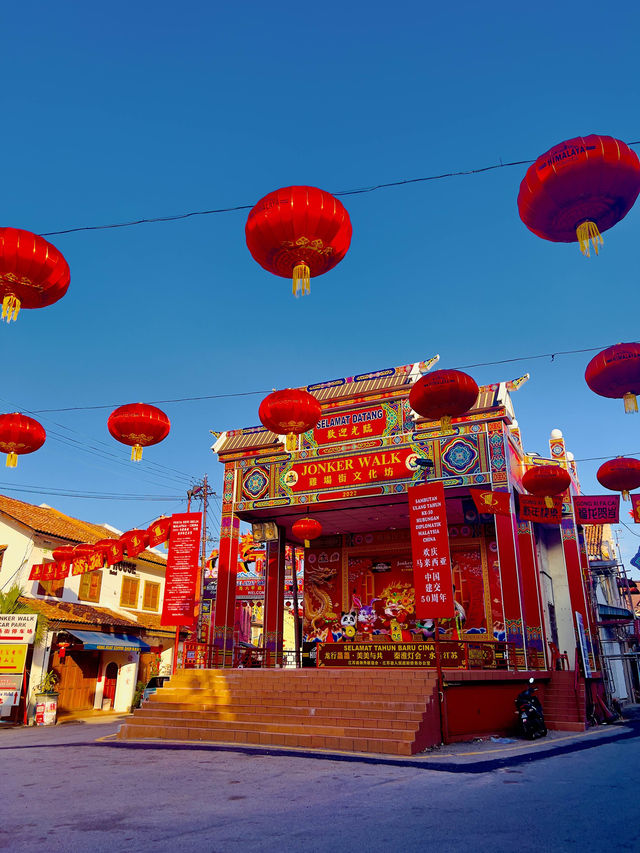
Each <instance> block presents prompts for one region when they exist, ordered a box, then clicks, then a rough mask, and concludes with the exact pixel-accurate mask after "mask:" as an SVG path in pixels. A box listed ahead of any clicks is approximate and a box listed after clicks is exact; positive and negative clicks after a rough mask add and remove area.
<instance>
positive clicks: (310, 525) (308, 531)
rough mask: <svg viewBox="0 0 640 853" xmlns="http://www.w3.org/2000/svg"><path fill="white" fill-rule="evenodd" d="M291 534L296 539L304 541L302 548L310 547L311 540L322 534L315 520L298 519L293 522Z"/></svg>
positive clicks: (320, 526) (318, 523) (319, 525)
mask: <svg viewBox="0 0 640 853" xmlns="http://www.w3.org/2000/svg"><path fill="white" fill-rule="evenodd" d="M291 532H292V533H293V535H294V536H295V537H296V539H304V547H305V548H309V547H310V546H311V540H312V539H317V538H318V536H320V535H321V534H322V525H321V524H320V522H319V521H316V520H315V518H308V517H306V518H299V519H298V520H297V521H294V522H293V527H292V528H291Z"/></svg>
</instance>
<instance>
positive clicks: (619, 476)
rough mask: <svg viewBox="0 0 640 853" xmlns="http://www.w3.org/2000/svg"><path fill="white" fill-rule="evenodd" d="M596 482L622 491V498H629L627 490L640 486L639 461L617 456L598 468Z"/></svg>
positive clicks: (613, 490) (626, 499) (614, 490)
mask: <svg viewBox="0 0 640 853" xmlns="http://www.w3.org/2000/svg"><path fill="white" fill-rule="evenodd" d="M596 477H597V478H598V482H599V483H600V485H601V486H604V487H605V489H611V491H612V492H622V500H623V501H628V500H629V492H630V491H631V490H632V489H637V488H638V486H640V461H639V460H638V459H632V458H630V457H628V456H617V457H616V458H615V459H610V460H609V461H608V462H603V464H602V465H601V466H600V467H599V468H598V472H597V474H596Z"/></svg>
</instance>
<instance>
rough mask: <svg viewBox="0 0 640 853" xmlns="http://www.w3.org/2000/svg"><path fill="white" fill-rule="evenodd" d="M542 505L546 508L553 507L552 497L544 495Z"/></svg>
mask: <svg viewBox="0 0 640 853" xmlns="http://www.w3.org/2000/svg"><path fill="white" fill-rule="evenodd" d="M544 505H545V506H546V508H547V509H553V498H551V497H549V495H545V496H544Z"/></svg>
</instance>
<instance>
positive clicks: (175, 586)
mask: <svg viewBox="0 0 640 853" xmlns="http://www.w3.org/2000/svg"><path fill="white" fill-rule="evenodd" d="M201 524H202V515H201V514H200V513H199V512H183V513H176V514H175V515H173V516H172V517H171V535H170V537H169V553H168V556H167V572H166V575H165V586H164V601H163V605H162V617H161V619H160V624H161V625H194V624H195V618H194V607H195V598H196V582H197V578H198V566H199V563H200V528H201Z"/></svg>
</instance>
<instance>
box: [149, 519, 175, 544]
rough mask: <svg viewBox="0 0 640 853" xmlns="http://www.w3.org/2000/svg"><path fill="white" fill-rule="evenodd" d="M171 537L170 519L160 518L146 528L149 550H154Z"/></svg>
mask: <svg viewBox="0 0 640 853" xmlns="http://www.w3.org/2000/svg"><path fill="white" fill-rule="evenodd" d="M170 535H171V519H170V518H165V517H164V516H162V517H161V518H158V519H157V520H156V521H154V522H153V524H150V525H149V527H147V536H148V537H149V548H154V547H155V546H156V545H160V544H161V543H162V542H166V541H167V540H168V539H169V536H170Z"/></svg>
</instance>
